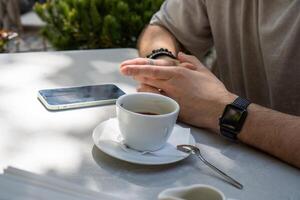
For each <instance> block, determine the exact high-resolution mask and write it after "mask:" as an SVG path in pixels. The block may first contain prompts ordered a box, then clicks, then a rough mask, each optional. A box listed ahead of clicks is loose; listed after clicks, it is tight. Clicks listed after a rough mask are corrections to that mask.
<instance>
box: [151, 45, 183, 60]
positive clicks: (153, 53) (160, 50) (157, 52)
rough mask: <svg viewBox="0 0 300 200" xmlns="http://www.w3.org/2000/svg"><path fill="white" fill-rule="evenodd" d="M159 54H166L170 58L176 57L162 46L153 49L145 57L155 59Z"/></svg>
mask: <svg viewBox="0 0 300 200" xmlns="http://www.w3.org/2000/svg"><path fill="white" fill-rule="evenodd" d="M159 56H168V57H170V58H173V59H177V58H176V56H174V55H173V53H172V52H171V51H169V50H168V49H164V48H160V49H155V50H153V51H152V53H151V54H149V55H148V56H147V58H150V59H156V58H157V57H159Z"/></svg>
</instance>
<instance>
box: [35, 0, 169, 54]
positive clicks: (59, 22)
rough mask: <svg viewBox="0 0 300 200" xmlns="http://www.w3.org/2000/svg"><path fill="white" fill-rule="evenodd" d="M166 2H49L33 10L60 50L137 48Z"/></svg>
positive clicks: (45, 31)
mask: <svg viewBox="0 0 300 200" xmlns="http://www.w3.org/2000/svg"><path fill="white" fill-rule="evenodd" d="M163 1H164V0H48V1H47V2H46V3H44V4H39V3H37V4H36V5H35V7H34V9H35V11H36V13H37V14H38V15H39V16H40V18H41V19H42V20H43V21H45V22H46V26H45V27H44V28H43V30H42V34H43V35H44V36H45V37H46V38H47V39H48V40H49V41H50V42H51V43H52V45H53V46H54V47H56V48H57V49H94V48H108V47H134V46H135V44H136V41H137V37H138V35H139V34H140V32H141V31H142V29H143V27H144V25H145V24H147V23H148V22H149V20H150V19H151V16H152V15H153V14H154V13H155V12H156V11H157V10H158V9H159V7H160V5H161V4H162V2H163Z"/></svg>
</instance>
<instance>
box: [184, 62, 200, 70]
mask: <svg viewBox="0 0 300 200" xmlns="http://www.w3.org/2000/svg"><path fill="white" fill-rule="evenodd" d="M179 66H180V67H185V68H187V69H191V70H197V69H198V67H197V66H196V65H194V64H192V63H187V62H185V63H180V64H179Z"/></svg>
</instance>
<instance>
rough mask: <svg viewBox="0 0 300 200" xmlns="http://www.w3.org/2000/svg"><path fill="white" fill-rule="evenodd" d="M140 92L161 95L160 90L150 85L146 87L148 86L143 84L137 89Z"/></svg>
mask: <svg viewBox="0 0 300 200" xmlns="http://www.w3.org/2000/svg"><path fill="white" fill-rule="evenodd" d="M137 91H138V92H151V93H156V94H160V92H159V90H158V89H157V88H155V87H152V86H150V85H146V84H141V85H140V86H139V87H138V88H137Z"/></svg>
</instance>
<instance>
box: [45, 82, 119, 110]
mask: <svg viewBox="0 0 300 200" xmlns="http://www.w3.org/2000/svg"><path fill="white" fill-rule="evenodd" d="M39 93H40V95H41V96H42V97H43V98H44V99H45V100H46V101H47V103H48V104H49V105H66V104H75V103H85V102H93V101H101V100H113V99H117V98H119V97H120V96H122V95H124V94H125V93H124V92H123V91H122V90H121V89H120V88H118V87H117V86H115V85H112V84H107V85H91V86H82V87H72V88H61V89H50V90H40V91H39Z"/></svg>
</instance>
